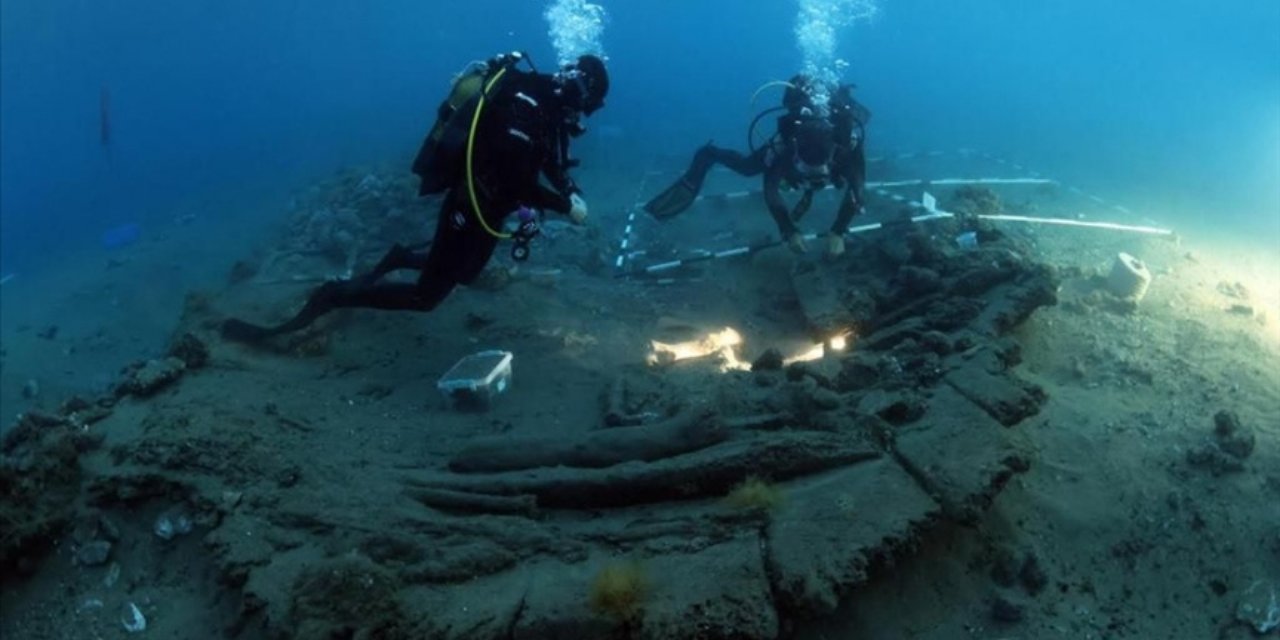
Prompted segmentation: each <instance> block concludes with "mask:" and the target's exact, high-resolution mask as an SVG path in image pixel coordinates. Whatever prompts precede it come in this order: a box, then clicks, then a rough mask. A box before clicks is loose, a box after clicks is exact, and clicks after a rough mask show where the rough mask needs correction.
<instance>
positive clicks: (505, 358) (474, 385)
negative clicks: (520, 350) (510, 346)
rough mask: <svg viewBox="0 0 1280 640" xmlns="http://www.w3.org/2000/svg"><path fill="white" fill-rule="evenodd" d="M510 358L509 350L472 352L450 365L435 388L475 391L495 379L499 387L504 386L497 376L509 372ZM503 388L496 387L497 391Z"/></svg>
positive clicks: (503, 382) (507, 374)
mask: <svg viewBox="0 0 1280 640" xmlns="http://www.w3.org/2000/svg"><path fill="white" fill-rule="evenodd" d="M511 359H512V354H511V352H510V351H502V350H492V351H480V352H478V353H473V354H471V355H469V356H466V357H465V358H463V359H461V360H459V361H458V362H457V364H455V365H453V366H452V367H450V368H449V370H448V371H446V372H445V374H444V375H443V376H441V377H440V381H439V382H437V383H436V388H437V389H439V390H441V391H444V392H446V393H447V392H450V391H458V390H470V391H475V390H477V389H483V388H486V387H489V386H491V385H493V383H494V382H495V381H498V382H499V387H505V386H506V385H505V381H503V380H499V378H503V377H505V376H509V375H510V374H511ZM503 390H504V389H503V388H499V389H497V391H498V392H502V391H503Z"/></svg>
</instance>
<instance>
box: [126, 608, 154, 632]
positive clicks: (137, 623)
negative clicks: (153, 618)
mask: <svg viewBox="0 0 1280 640" xmlns="http://www.w3.org/2000/svg"><path fill="white" fill-rule="evenodd" d="M120 624H121V625H123V626H124V630H125V631H128V632H129V633H141V632H143V631H146V630H147V617H146V616H144V615H142V610H141V609H139V608H138V605H136V604H134V603H132V602H128V603H125V606H124V610H123V611H121V613H120Z"/></svg>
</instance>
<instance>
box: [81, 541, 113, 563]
mask: <svg viewBox="0 0 1280 640" xmlns="http://www.w3.org/2000/svg"><path fill="white" fill-rule="evenodd" d="M110 557H111V543H110V542H107V541H106V540H95V541H93V542H90V543H88V544H85V545H82V546H81V547H80V548H79V549H76V562H78V563H80V564H82V565H84V566H86V567H97V566H100V565H104V564H106V563H107V559H108V558H110Z"/></svg>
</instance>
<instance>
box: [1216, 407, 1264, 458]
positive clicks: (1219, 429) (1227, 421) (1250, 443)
mask: <svg viewBox="0 0 1280 640" xmlns="http://www.w3.org/2000/svg"><path fill="white" fill-rule="evenodd" d="M1213 433H1214V435H1215V436H1217V438H1218V447H1219V448H1221V449H1222V450H1223V451H1224V452H1226V453H1227V454H1228V455H1231V456H1235V457H1236V458H1238V459H1240V460H1243V459H1245V458H1247V457H1249V455H1250V454H1252V453H1253V447H1254V444H1255V437H1254V435H1253V431H1252V430H1251V429H1249V428H1248V427H1245V426H1243V425H1241V424H1240V419H1239V418H1238V417H1236V414H1235V413H1232V412H1230V411H1219V412H1218V413H1217V414H1216V415H1214V416H1213Z"/></svg>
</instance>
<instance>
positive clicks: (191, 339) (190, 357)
mask: <svg viewBox="0 0 1280 640" xmlns="http://www.w3.org/2000/svg"><path fill="white" fill-rule="evenodd" d="M169 355H170V356H171V357H174V358H177V359H179V360H181V361H182V363H183V364H185V365H186V367H187V368H188V369H199V368H200V367H203V366H204V365H205V364H206V363H208V362H209V347H208V345H206V344H205V343H204V341H203V340H201V339H200V338H197V337H196V336H195V335H194V334H192V333H184V334H182V335H181V336H178V339H177V340H174V341H173V344H171V345H169Z"/></svg>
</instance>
